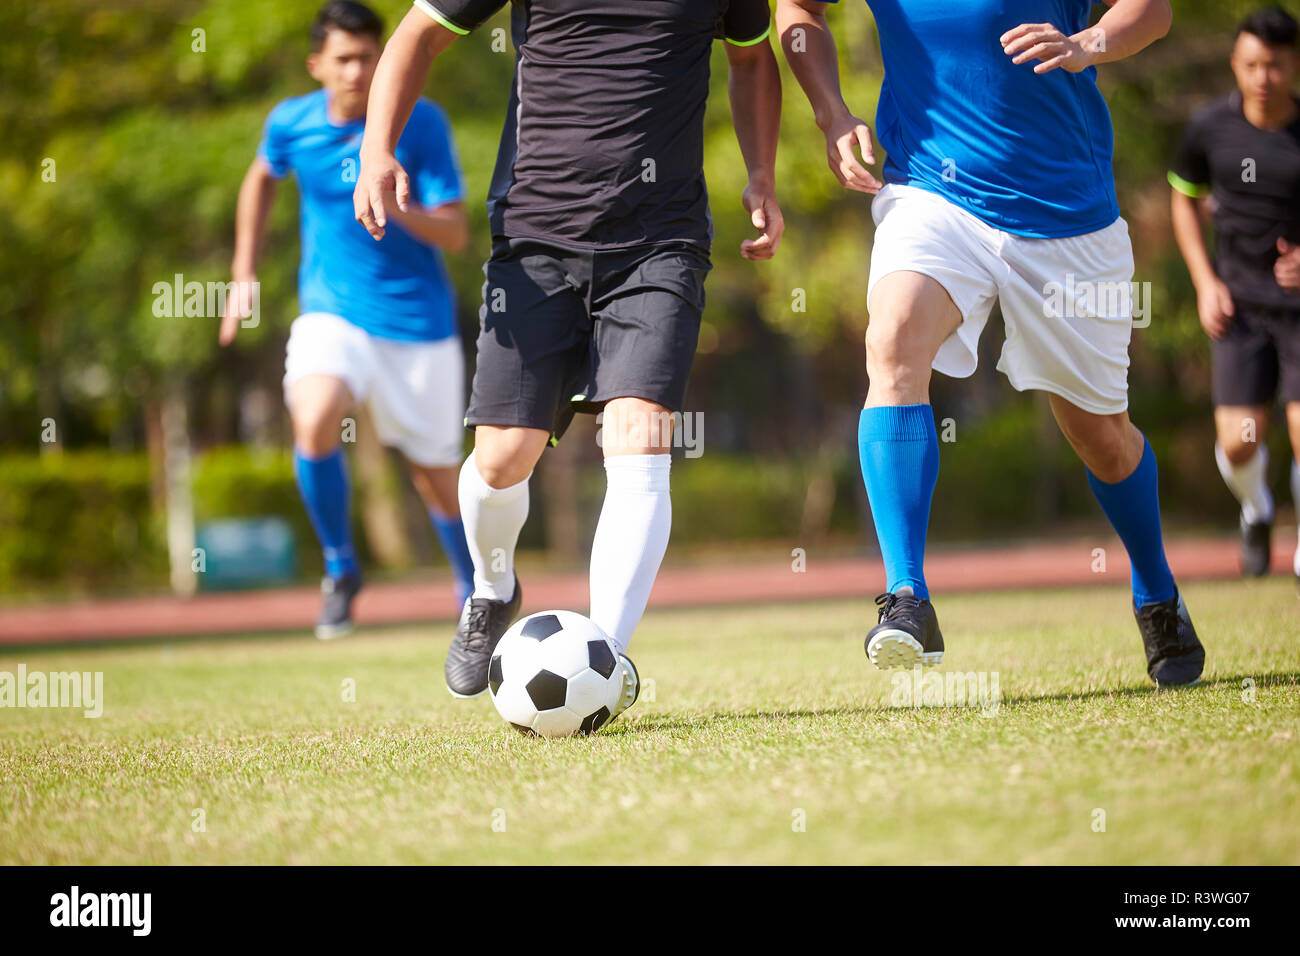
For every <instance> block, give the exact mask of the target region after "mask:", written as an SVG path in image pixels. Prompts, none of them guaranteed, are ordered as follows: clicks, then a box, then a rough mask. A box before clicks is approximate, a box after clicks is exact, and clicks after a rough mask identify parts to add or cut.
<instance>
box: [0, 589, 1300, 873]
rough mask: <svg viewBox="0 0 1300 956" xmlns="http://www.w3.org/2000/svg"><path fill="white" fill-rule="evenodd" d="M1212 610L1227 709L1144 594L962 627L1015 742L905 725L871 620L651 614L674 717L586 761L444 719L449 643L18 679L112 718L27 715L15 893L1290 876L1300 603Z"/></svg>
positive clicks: (10, 715)
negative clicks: (867, 877) (172, 886)
mask: <svg viewBox="0 0 1300 956" xmlns="http://www.w3.org/2000/svg"><path fill="white" fill-rule="evenodd" d="M1186 595H1187V600H1188V604H1189V606H1190V607H1191V609H1192V611H1193V613H1194V615H1195V618H1196V620H1197V623H1198V626H1199V629H1200V631H1201V634H1202V637H1203V639H1204V641H1205V643H1206V645H1207V647H1208V649H1209V662H1208V667H1207V673H1206V679H1205V681H1204V682H1203V684H1201V685H1200V686H1197V687H1194V688H1190V689H1185V690H1179V691H1168V692H1161V693H1157V692H1156V691H1155V690H1154V689H1152V688H1151V687H1150V685H1149V684H1148V683H1147V681H1146V675H1145V672H1144V670H1143V660H1142V656H1141V648H1140V644H1139V641H1138V638H1137V633H1136V629H1135V627H1134V625H1133V621H1132V617H1131V615H1130V614H1129V612H1128V611H1127V608H1126V606H1125V595H1123V594H1121V593H1120V592H1119V591H1115V590H1086V591H1064V592H1050V593H1033V594H1026V593H1008V594H986V595H971V596H961V597H948V598H944V599H943V600H942V601H941V602H940V604H939V610H940V613H941V615H942V617H943V623H944V626H945V631H946V633H947V640H948V658H947V660H946V661H945V664H944V666H943V668H942V671H957V670H961V671H980V670H985V671H996V672H997V673H998V678H999V685H1000V689H1001V693H1002V696H1003V700H1002V702H1001V704H1000V706H999V707H998V708H997V709H996V711H992V710H990V711H989V712H988V713H987V714H986V713H985V712H984V711H983V710H982V709H981V708H979V707H974V708H968V707H953V706H949V707H931V708H922V709H913V708H904V707H891V706H890V699H891V690H892V684H891V677H890V675H889V674H883V673H879V672H877V671H875V670H874V668H872V667H870V665H869V664H868V663H867V661H866V659H865V657H864V655H863V653H862V643H861V641H862V633H863V622H864V621H865V620H866V617H867V609H866V602H858V603H839V604H828V605H806V606H797V605H784V606H771V607H753V608H746V609H723V610H701V611H689V612H661V613H655V614H651V615H650V616H649V617H648V618H647V619H646V621H645V623H644V624H643V626H642V629H641V631H640V632H639V633H638V635H637V639H636V641H635V643H634V645H633V650H634V651H635V656H636V660H637V663H638V665H639V667H640V669H641V673H642V676H643V678H646V679H647V681H648V680H649V679H653V680H654V691H653V698H654V699H653V700H646V699H643V700H642V701H641V702H640V703H638V704H637V706H636V707H635V708H634V709H633V710H632V711H630V712H629V713H628V714H627V715H626V716H625V718H623V719H621V720H620V721H618V722H616V723H615V724H614V725H612V726H611V727H610V728H609V729H608V730H607V731H606V732H604V733H602V734H600V735H598V736H596V737H594V738H591V739H575V740H558V741H545V740H531V739H526V738H524V737H522V736H520V735H518V734H516V733H515V732H514V731H512V730H509V729H508V728H506V727H505V725H504V724H503V723H502V722H501V721H500V720H499V719H498V718H497V716H496V713H495V711H494V710H493V709H492V705H491V703H490V702H489V701H488V699H487V698H486V697H484V698H481V699H478V700H474V701H456V700H453V699H452V698H451V697H449V696H448V695H447V693H446V691H445V690H444V689H443V686H442V676H441V671H442V655H443V651H444V649H445V645H446V638H447V635H446V633H445V632H446V628H445V627H441V628H437V629H427V628H407V629H402V630H388V631H377V632H371V633H368V634H363V635H357V636H356V637H354V638H350V639H349V640H347V641H341V642H336V643H333V644H321V643H318V642H316V641H315V640H313V639H311V638H308V637H302V638H298V637H281V638H274V639H265V640H251V639H250V640H236V641H225V642H220V641H210V642H202V643H178V644H174V645H169V646H135V647H125V648H107V649H80V650H66V651H58V652H55V651H45V652H34V651H33V652H22V653H8V654H4V655H0V670H8V671H11V672H13V671H15V670H16V668H17V665H18V664H19V663H23V664H25V665H26V666H27V668H28V671H29V672H31V671H36V670H44V671H54V670H70V669H78V670H102V671H103V672H104V685H105V686H104V693H105V699H106V704H105V710H104V715H103V716H102V717H101V718H99V719H97V720H95V719H86V718H84V717H82V716H81V715H80V712H74V711H69V710H56V709H45V710H31V709H23V710H11V709H4V710H0V863H241V862H250V863H360V862H381V863H422V862H458V863H485V862H488V863H532V862H537V863H542V862H547V863H554V862H579V863H595V862H605V863H629V862H631V863H678V862H704V863H729V862H744V863H814V862H835V863H857V864H879V863H903V862H923V863H938V862H951V863H1067V862H1072V863H1091V864H1109V863H1289V864H1294V863H1296V862H1297V861H1298V860H1300V828H1298V827H1297V826H1296V825H1295V824H1296V817H1295V808H1296V806H1297V805H1298V804H1300V800H1298V799H1297V798H1298V797H1300V787H1298V786H1297V784H1298V783H1300V749H1297V746H1296V745H1297V735H1298V733H1300V602H1298V601H1297V599H1296V595H1295V591H1294V586H1293V585H1292V584H1291V583H1290V582H1289V581H1286V580H1283V579H1275V580H1272V581H1267V582H1261V583H1238V582H1232V583H1223V584H1207V585H1196V586H1190V587H1188V588H1187V589H1186ZM349 678H350V679H352V680H355V682H356V702H355V703H347V702H345V701H344V700H343V693H342V686H343V682H344V681H345V679H349ZM1246 679H1250V680H1252V681H1253V682H1254V700H1253V701H1252V700H1249V699H1247V698H1249V696H1250V695H1249V693H1244V692H1243V687H1242V682H1243V681H1244V680H1246ZM196 809H202V810H203V812H204V822H205V829H203V830H202V832H196V831H195V829H194V828H193V826H192V821H193V820H194V811H195V810H196ZM1097 809H1100V810H1104V811H1105V815H1106V818H1105V832H1095V831H1094V819H1095V814H1094V811H1095V810H1097ZM800 814H802V818H803V820H804V821H805V829H804V830H803V832H797V830H796V826H795V824H796V822H797V820H798V818H799V816H800ZM494 820H495V821H496V822H497V824H498V826H499V825H500V823H501V822H502V821H504V830H503V831H500V832H498V831H497V830H494V829H493V823H494Z"/></svg>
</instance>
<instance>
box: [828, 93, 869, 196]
mask: <svg viewBox="0 0 1300 956" xmlns="http://www.w3.org/2000/svg"><path fill="white" fill-rule="evenodd" d="M854 145H856V146H857V147H858V149H859V150H860V151H861V153H862V159H863V162H865V163H866V164H868V165H871V164H874V163H875V161H876V153H875V151H874V150H873V149H872V148H871V127H870V126H868V125H867V124H866V123H864V122H862V120H860V119H858V118H857V117H856V116H854V115H853V114H851V113H848V112H845V113H844V114H843V115H842V116H840V117H839V118H838V119H836V120H834V121H833V122H832V123H831V124H830V125H829V126H827V127H826V164H827V165H828V166H830V168H831V172H833V173H834V174H835V178H836V179H838V180H839V181H840V185H841V186H843V187H844V188H845V189H852V190H854V191H855V192H860V193H868V194H869V195H873V196H874V195H875V194H876V193H878V192H879V191H880V186H881V182H880V180H878V179H876V177H875V176H873V175H871V172H870V170H868V169H867V167H866V166H864V165H863V164H862V163H860V162H858V157H857V156H855V155H854V154H853V147H854Z"/></svg>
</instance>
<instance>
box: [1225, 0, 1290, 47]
mask: <svg viewBox="0 0 1300 956" xmlns="http://www.w3.org/2000/svg"><path fill="white" fill-rule="evenodd" d="M1243 33H1249V34H1250V35H1251V36H1253V37H1258V38H1259V39H1260V40H1262V41H1263V42H1264V43H1265V44H1266V45H1268V46H1284V47H1287V48H1288V49H1295V45H1296V36H1297V34H1300V25H1297V24H1296V20H1295V17H1293V16H1291V14H1289V13H1287V12H1286V11H1285V10H1283V9H1282V8H1281V7H1280V6H1277V5H1274V6H1271V7H1265V8H1264V9H1263V10H1256V11H1255V12H1254V13H1252V14H1251V15H1250V16H1248V17H1246V19H1244V20H1242V21H1241V26H1239V27H1237V36H1239V37H1240V36H1241V35H1242V34H1243Z"/></svg>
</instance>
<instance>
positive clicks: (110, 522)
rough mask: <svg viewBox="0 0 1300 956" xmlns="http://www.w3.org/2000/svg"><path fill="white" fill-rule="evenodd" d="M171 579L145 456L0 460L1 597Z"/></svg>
mask: <svg viewBox="0 0 1300 956" xmlns="http://www.w3.org/2000/svg"><path fill="white" fill-rule="evenodd" d="M166 579H167V546H166V540H165V534H164V530H163V527H162V524H161V522H160V521H159V520H157V519H155V517H154V515H153V512H152V509H151V505H150V499H149V465H148V461H147V460H146V458H145V457H144V456H143V455H120V454H113V453H111V452H79V453H75V454H67V453H65V454H61V455H43V456H13V455H11V456H6V457H4V458H0V591H6V592H20V591H23V590H28V589H33V588H39V589H42V590H47V589H49V588H51V587H55V588H58V589H60V590H102V589H106V588H113V587H139V586H145V585H150V584H159V583H162V582H165V581H166Z"/></svg>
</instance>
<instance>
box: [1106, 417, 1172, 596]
mask: <svg viewBox="0 0 1300 956" xmlns="http://www.w3.org/2000/svg"><path fill="white" fill-rule="evenodd" d="M1143 442H1144V443H1145V444H1146V448H1145V449H1144V450H1143V452H1142V460H1141V461H1140V462H1138V466H1137V468H1136V469H1134V471H1133V474H1131V475H1129V476H1128V477H1127V478H1125V479H1124V480H1123V481H1117V482H1116V483H1115V484H1113V485H1111V484H1107V483H1106V482H1104V481H1102V480H1101V479H1100V478H1098V477H1097V476H1096V475H1094V474H1093V473H1092V472H1091V471H1090V472H1088V484H1090V485H1091V486H1092V493H1093V494H1094V495H1096V496H1097V501H1098V503H1099V504H1100V505H1101V510H1102V511H1104V512H1106V517H1107V518H1108V519H1110V523H1111V527H1113V528H1114V529H1115V531H1116V532H1117V533H1118V534H1119V538H1120V540H1121V541H1123V542H1124V548H1125V549H1126V550H1127V551H1128V559H1129V563H1130V564H1131V565H1132V566H1133V602H1134V603H1135V604H1137V606H1138V607H1141V606H1142V605H1144V604H1156V603H1158V602H1160V601H1168V600H1169V599H1170V598H1171V597H1173V596H1174V595H1175V594H1177V593H1178V588H1177V587H1176V586H1175V584H1174V575H1173V572H1172V571H1170V570H1169V562H1168V561H1166V560H1165V544H1164V538H1163V537H1162V536H1161V534H1160V488H1159V483H1158V480H1157V474H1156V453H1155V452H1154V451H1152V450H1151V443H1150V442H1148V441H1146V439H1145V438H1144V439H1143Z"/></svg>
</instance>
